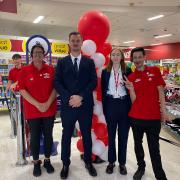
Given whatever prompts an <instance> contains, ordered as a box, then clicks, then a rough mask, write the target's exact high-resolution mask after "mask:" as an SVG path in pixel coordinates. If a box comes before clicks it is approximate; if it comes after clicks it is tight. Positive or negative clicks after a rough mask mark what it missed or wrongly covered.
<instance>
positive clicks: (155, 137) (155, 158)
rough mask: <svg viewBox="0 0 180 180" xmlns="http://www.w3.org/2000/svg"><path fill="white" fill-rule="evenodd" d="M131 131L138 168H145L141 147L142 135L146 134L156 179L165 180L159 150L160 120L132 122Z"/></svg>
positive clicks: (134, 120)
mask: <svg viewBox="0 0 180 180" xmlns="http://www.w3.org/2000/svg"><path fill="white" fill-rule="evenodd" d="M132 130H133V136H134V149H135V154H136V159H137V164H138V166H139V167H140V168H145V166H146V164H145V161H144V149H143V146H142V142H143V135H144V133H146V136H147V142H148V147H149V153H150V157H151V163H152V167H153V171H154V174H155V177H156V179H158V180H166V179H167V178H166V175H165V173H164V170H163V168H162V163H161V155H160V150H159V133H160V130H161V122H160V120H137V119H133V120H132Z"/></svg>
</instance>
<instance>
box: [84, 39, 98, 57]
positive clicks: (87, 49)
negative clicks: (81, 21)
mask: <svg viewBox="0 0 180 180" xmlns="http://www.w3.org/2000/svg"><path fill="white" fill-rule="evenodd" d="M81 50H82V52H83V54H85V55H87V56H92V55H93V54H94V53H95V52H96V43H95V42H94V41H92V40H85V41H83V45H82V48H81Z"/></svg>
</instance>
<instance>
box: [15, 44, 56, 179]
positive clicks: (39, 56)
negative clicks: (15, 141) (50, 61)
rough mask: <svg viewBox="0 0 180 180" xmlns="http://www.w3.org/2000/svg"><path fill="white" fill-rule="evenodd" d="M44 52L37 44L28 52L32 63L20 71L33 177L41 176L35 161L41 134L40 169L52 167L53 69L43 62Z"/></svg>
mask: <svg viewBox="0 0 180 180" xmlns="http://www.w3.org/2000/svg"><path fill="white" fill-rule="evenodd" d="M44 56H45V51H44V48H43V46H41V45H40V44H37V45H34V46H33V47H32V49H31V57H32V64H30V65H27V66H25V67H23V68H22V70H21V72H20V74H19V80H18V84H19V89H20V93H21V95H22V96H23V98H24V112H25V119H27V121H28V124H29V128H30V147H31V151H32V155H33V160H34V170H33V175H34V176H40V175H41V161H40V160H39V148H40V134H41V130H42V132H43V135H44V154H45V159H44V167H45V168H46V170H47V172H48V173H53V172H54V168H53V166H52V165H51V162H50V154H51V148H52V145H53V136H52V133H53V126H54V119H55V113H56V91H55V89H54V87H53V82H54V68H53V67H52V66H49V65H47V64H45V63H44V61H43V59H44Z"/></svg>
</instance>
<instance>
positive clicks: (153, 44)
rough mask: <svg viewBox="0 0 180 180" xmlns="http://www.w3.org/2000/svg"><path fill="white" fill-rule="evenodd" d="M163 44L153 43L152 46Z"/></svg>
mask: <svg viewBox="0 0 180 180" xmlns="http://www.w3.org/2000/svg"><path fill="white" fill-rule="evenodd" d="M161 44H162V43H153V44H151V46H158V45H161Z"/></svg>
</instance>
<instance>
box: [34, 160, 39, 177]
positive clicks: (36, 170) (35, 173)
mask: <svg viewBox="0 0 180 180" xmlns="http://www.w3.org/2000/svg"><path fill="white" fill-rule="evenodd" d="M33 176H35V177H38V176H41V161H34V169H33Z"/></svg>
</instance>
